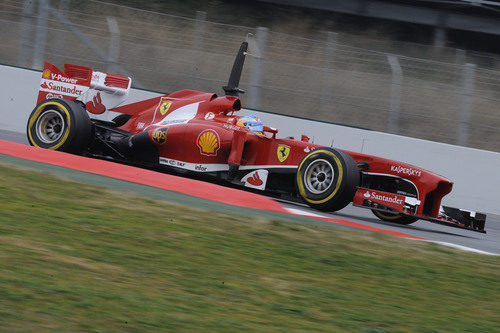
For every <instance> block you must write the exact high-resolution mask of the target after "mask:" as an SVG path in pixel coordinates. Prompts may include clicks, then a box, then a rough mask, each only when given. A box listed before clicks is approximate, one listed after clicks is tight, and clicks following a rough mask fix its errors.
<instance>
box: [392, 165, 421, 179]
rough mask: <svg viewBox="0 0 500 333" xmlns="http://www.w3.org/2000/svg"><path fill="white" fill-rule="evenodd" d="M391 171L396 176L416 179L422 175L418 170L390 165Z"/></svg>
mask: <svg viewBox="0 0 500 333" xmlns="http://www.w3.org/2000/svg"><path fill="white" fill-rule="evenodd" d="M391 171H392V172H395V173H397V174H398V175H399V174H403V175H407V176H417V177H420V176H421V175H422V171H420V170H415V169H412V168H405V167H402V166H401V165H391Z"/></svg>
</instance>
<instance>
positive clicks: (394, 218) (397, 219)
mask: <svg viewBox="0 0 500 333" xmlns="http://www.w3.org/2000/svg"><path fill="white" fill-rule="evenodd" d="M372 213H373V215H375V216H376V217H378V218H379V219H381V220H382V221H386V222H393V223H397V224H402V225H408V224H412V223H413V222H416V221H418V220H419V219H418V218H417V217H414V216H408V215H403V214H400V213H389V212H381V211H379V210H375V209H372Z"/></svg>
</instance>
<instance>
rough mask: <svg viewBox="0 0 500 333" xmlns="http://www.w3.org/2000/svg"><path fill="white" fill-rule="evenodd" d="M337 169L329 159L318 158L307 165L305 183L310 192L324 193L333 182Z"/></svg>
mask: <svg viewBox="0 0 500 333" xmlns="http://www.w3.org/2000/svg"><path fill="white" fill-rule="evenodd" d="M334 176H335V171H334V169H333V167H332V165H331V164H330V162H328V161H327V160H324V159H318V160H315V161H314V162H312V163H311V164H309V165H308V166H307V169H306V172H304V185H305V187H306V188H307V190H308V191H309V192H312V193H314V194H322V193H325V192H326V191H328V189H329V188H330V187H331V186H332V184H333V178H334Z"/></svg>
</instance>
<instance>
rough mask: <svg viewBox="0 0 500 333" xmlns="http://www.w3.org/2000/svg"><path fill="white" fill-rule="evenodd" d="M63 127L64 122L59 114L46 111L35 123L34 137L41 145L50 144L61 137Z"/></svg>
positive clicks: (64, 125)
mask: <svg viewBox="0 0 500 333" xmlns="http://www.w3.org/2000/svg"><path fill="white" fill-rule="evenodd" d="M65 127H66V122H65V121H64V118H63V116H62V115H61V114H60V113H59V112H57V111H56V110H46V111H44V112H43V113H42V114H41V115H40V117H38V119H37V121H36V124H35V128H36V136H37V137H38V139H40V141H42V142H43V143H46V144H51V143H54V142H57V141H58V140H59V139H60V138H61V137H62V135H63V133H64V129H65Z"/></svg>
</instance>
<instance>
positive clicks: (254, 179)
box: [247, 171, 264, 186]
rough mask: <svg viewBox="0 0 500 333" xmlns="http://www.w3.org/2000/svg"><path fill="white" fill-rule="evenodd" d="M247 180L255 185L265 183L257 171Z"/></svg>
mask: <svg viewBox="0 0 500 333" xmlns="http://www.w3.org/2000/svg"><path fill="white" fill-rule="evenodd" d="M247 182H248V183H249V184H250V185H253V186H260V185H262V184H263V183H264V182H263V181H262V179H260V177H259V173H258V172H257V171H255V173H254V174H253V175H252V177H248V179H247Z"/></svg>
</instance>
